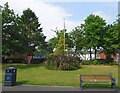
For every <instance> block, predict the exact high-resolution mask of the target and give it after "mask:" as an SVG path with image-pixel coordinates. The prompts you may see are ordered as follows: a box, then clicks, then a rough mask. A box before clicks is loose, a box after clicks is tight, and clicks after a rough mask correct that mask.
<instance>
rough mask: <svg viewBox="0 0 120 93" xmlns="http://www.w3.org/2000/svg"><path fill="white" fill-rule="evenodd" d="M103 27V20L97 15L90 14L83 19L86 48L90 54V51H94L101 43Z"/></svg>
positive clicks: (104, 23)
mask: <svg viewBox="0 0 120 93" xmlns="http://www.w3.org/2000/svg"><path fill="white" fill-rule="evenodd" d="M105 25H106V22H105V20H103V18H101V17H99V16H97V15H93V14H91V15H89V16H88V17H87V18H86V19H85V23H84V31H85V32H84V33H85V37H86V42H87V45H86V47H87V48H88V49H90V54H91V49H95V50H96V49H98V48H99V47H100V46H101V42H102V41H103V40H102V38H103V36H104V32H103V31H104V30H103V29H104V27H105ZM95 55H96V53H95ZM90 59H91V58H90Z"/></svg>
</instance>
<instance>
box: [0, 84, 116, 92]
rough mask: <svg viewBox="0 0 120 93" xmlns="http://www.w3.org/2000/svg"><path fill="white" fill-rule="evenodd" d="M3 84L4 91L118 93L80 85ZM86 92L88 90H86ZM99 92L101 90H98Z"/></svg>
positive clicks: (112, 90)
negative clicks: (95, 92) (81, 88)
mask: <svg viewBox="0 0 120 93" xmlns="http://www.w3.org/2000/svg"><path fill="white" fill-rule="evenodd" d="M1 86H2V91H79V92H80V91H83V92H80V93H84V91H88V92H87V93H93V92H92V91H101V92H100V93H117V92H115V91H114V89H109V88H107V89H88V88H86V89H83V90H80V89H79V87H65V86H37V85H16V86H3V85H1ZM85 93H86V92H85ZM97 93H99V92H97Z"/></svg>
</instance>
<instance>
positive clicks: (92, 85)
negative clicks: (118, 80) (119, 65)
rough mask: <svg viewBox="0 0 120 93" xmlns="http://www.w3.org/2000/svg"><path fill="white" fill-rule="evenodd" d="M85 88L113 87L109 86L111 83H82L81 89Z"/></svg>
mask: <svg viewBox="0 0 120 93" xmlns="http://www.w3.org/2000/svg"><path fill="white" fill-rule="evenodd" d="M86 88H89V89H100V88H102V89H104V88H108V89H109V88H111V89H113V87H111V84H84V85H83V89H86Z"/></svg>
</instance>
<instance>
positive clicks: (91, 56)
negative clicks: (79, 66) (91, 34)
mask: <svg viewBox="0 0 120 93" xmlns="http://www.w3.org/2000/svg"><path fill="white" fill-rule="evenodd" d="M90 60H92V52H91V48H90Z"/></svg>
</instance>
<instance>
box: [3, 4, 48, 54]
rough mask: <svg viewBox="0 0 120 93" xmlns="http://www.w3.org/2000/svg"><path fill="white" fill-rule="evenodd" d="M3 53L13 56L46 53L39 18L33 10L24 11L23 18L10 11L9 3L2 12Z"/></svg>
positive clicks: (45, 44)
mask: <svg viewBox="0 0 120 93" xmlns="http://www.w3.org/2000/svg"><path fill="white" fill-rule="evenodd" d="M2 16H3V18H2V29H3V32H2V41H3V45H2V53H3V55H11V54H14V53H15V52H19V53H32V54H34V53H37V52H43V51H44V52H45V51H46V46H47V43H46V42H45V38H46V37H45V36H44V34H43V33H42V28H41V27H40V23H39V21H38V18H37V16H36V15H35V13H34V12H33V11H32V10H31V9H29V8H28V9H26V10H24V11H23V14H22V15H21V16H19V15H15V13H14V11H13V10H12V9H9V5H8V3H6V4H5V5H4V8H3V10H2Z"/></svg>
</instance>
